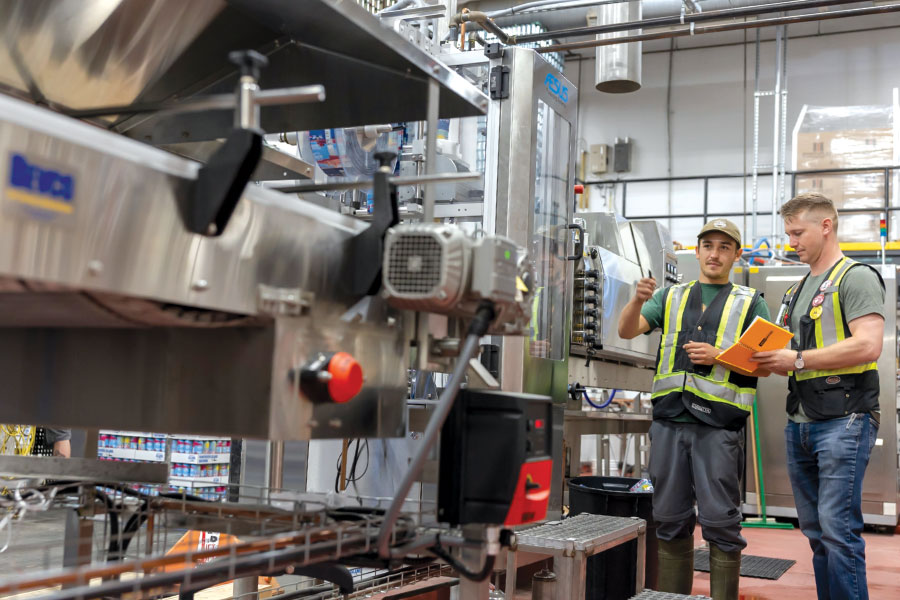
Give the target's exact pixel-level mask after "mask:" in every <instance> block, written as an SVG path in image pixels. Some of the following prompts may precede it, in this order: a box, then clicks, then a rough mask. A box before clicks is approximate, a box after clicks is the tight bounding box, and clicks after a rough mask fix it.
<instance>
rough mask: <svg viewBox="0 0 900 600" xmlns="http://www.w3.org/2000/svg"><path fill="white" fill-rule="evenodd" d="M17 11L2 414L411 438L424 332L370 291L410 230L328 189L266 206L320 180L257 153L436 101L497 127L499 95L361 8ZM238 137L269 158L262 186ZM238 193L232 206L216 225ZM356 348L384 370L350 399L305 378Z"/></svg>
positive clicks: (11, 49) (6, 113)
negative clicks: (280, 137)
mask: <svg viewBox="0 0 900 600" xmlns="http://www.w3.org/2000/svg"><path fill="white" fill-rule="evenodd" d="M0 16H2V19H0V21H2V23H3V25H2V31H3V38H4V41H5V42H6V43H4V44H3V48H2V49H0V84H2V86H3V89H4V91H6V92H7V94H4V95H2V96H0V148H2V159H0V175H2V180H3V182H4V184H3V186H4V187H3V189H2V202H3V206H2V211H0V232H2V239H3V240H4V242H3V247H2V248H0V275H2V285H0V290H2V291H0V313H2V317H0V327H2V335H0V350H2V353H3V355H4V356H5V357H6V358H5V359H4V360H3V361H0V376H2V377H4V379H5V380H6V382H7V385H6V394H5V396H4V398H5V399H4V403H3V415H2V419H3V420H4V421H6V422H24V423H43V424H48V425H49V424H58V425H65V426H75V427H86V428H95V427H110V428H116V429H141V430H147V429H150V430H153V431H168V432H191V433H210V434H211V433H218V434H231V435H236V436H247V437H262V438H269V439H308V438H312V437H347V436H362V435H369V436H389V437H392V436H401V435H403V433H404V430H405V418H406V417H405V414H406V410H405V406H404V402H403V399H404V397H405V395H406V393H405V392H406V385H407V374H406V365H407V348H408V343H407V341H408V340H409V339H410V338H411V337H412V336H411V335H410V334H408V333H407V330H408V329H409V327H410V323H411V321H410V318H409V313H401V312H399V311H397V310H395V309H391V308H390V307H388V306H387V305H385V304H384V302H383V301H382V300H381V299H380V298H379V297H378V296H377V295H371V293H370V289H369V288H372V286H373V285H374V284H375V282H376V279H377V277H378V273H379V268H380V264H381V260H380V259H381V257H380V242H379V240H378V237H379V234H383V232H384V230H385V229H386V226H388V225H390V224H391V221H390V215H388V222H387V223H385V222H382V223H381V224H380V225H379V224H377V223H375V224H373V225H372V226H368V225H367V224H366V223H364V222H361V221H359V220H355V219H351V218H348V217H345V216H342V215H340V214H337V213H335V212H333V211H329V210H326V209H324V208H320V206H319V204H321V203H320V202H319V198H318V194H316V193H314V192H312V191H310V192H303V193H301V194H299V195H297V194H285V193H281V192H277V191H273V190H270V189H264V188H262V187H259V186H257V185H253V184H251V185H248V186H246V189H243V188H244V183H246V182H247V181H253V180H259V179H263V178H273V177H277V178H278V179H289V178H293V179H299V178H309V177H311V172H312V167H313V166H314V165H309V164H306V163H304V162H303V161H302V160H301V159H299V157H297V156H291V155H288V154H284V153H280V152H278V151H276V150H275V149H274V148H273V147H270V146H269V145H267V144H265V143H263V144H262V145H261V148H260V149H259V150H257V149H256V148H255V147H253V146H254V142H255V141H256V140H255V138H254V136H257V137H258V136H259V134H258V133H256V132H258V130H259V128H261V129H262V130H265V131H270V132H276V133H277V132H290V131H296V130H298V129H304V128H310V127H321V126H336V125H364V124H367V123H385V122H388V123H390V122H392V121H397V120H400V119H424V118H425V117H426V110H425V109H426V106H427V105H429V102H430V103H431V105H432V106H433V107H435V108H436V107H438V106H439V107H440V110H441V111H442V113H443V114H445V115H446V116H468V115H477V114H480V113H483V112H484V110H485V109H486V108H487V103H488V99H487V97H486V96H485V95H484V94H483V93H482V92H480V91H479V90H478V89H476V88H475V87H474V86H472V85H471V84H469V83H468V82H466V81H465V80H464V79H463V78H462V77H460V76H459V75H457V74H456V73H455V72H453V71H452V70H450V69H448V68H446V67H444V66H442V65H441V64H439V63H438V62H436V61H435V60H434V59H433V58H432V57H430V56H428V55H427V54H425V53H424V52H422V51H421V50H419V49H418V48H416V47H415V46H413V45H412V44H411V43H409V42H408V41H406V40H404V39H403V38H402V37H400V36H399V35H398V34H397V33H395V32H394V31H392V30H388V29H385V28H384V27H382V26H381V25H380V24H379V23H378V21H377V19H375V18H373V17H372V15H370V14H368V13H367V12H366V11H365V10H364V9H362V8H361V7H359V6H358V5H356V4H354V3H347V2H341V1H339V0H323V1H315V2H306V3H302V6H301V4H291V5H284V4H283V3H279V2H269V1H263V2H243V1H240V0H236V1H228V2H226V1H219V0H212V1H208V2H199V3H189V4H185V3H182V2H179V1H177V0H156V1H154V2H131V1H127V0H124V1H122V2H85V3H81V4H80V5H79V7H78V9H77V10H74V11H73V10H72V5H70V4H68V3H66V2H40V3H33V2H5V3H3V5H2V7H0ZM137 23H140V27H137V25H136V24H137ZM236 31H240V32H241V34H240V35H235V34H234V32H236ZM244 50H256V51H258V54H256V55H251V54H248V53H246V52H244V53H242V54H239V55H237V56H236V55H235V54H234V53H235V52H236V51H244ZM230 60H231V61H237V64H232V63H231V62H229V61H230ZM401 83H402V85H401ZM236 89H237V93H235V90H236ZM372 89H379V90H381V91H380V93H379V94H375V95H372V94H368V93H367V92H368V91H370V90H372ZM301 92H302V93H304V94H305V95H302V94H301ZM363 95H367V96H369V98H368V100H367V101H366V102H361V103H355V104H353V106H352V107H351V106H350V105H349V104H348V103H346V102H344V101H342V100H341V99H342V98H353V97H362V96H363ZM325 98H328V99H330V100H331V101H324V102H323V101H322V100H323V99H325ZM29 101H30V102H38V103H42V104H45V105H47V106H49V107H50V109H52V110H50V109H48V108H43V107H37V106H34V105H32V104H31V103H30V102H29ZM242 103H244V104H246V106H243V105H242ZM236 114H237V116H236ZM435 116H436V115H435ZM78 119H81V120H78ZM85 120H87V121H89V122H84V121H85ZM233 135H234V136H235V137H238V138H241V139H237V140H235V141H237V142H240V143H244V141H246V142H247V143H246V146H247V148H246V149H248V150H250V151H256V152H260V153H261V155H260V156H259V160H258V161H255V160H251V159H249V158H248V159H247V160H246V164H248V165H249V164H250V163H252V168H250V169H249V170H247V167H246V166H245V165H244V163H243V162H242V161H243V160H244V157H245V156H248V157H249V154H246V155H245V154H244V153H243V150H244V149H245V148H243V147H236V146H239V145H240V144H237V145H236V144H232V140H231V137H232V136H233ZM129 138H131V139H129ZM223 138H226V141H225V143H223V142H222V139H223ZM153 146H159V147H165V148H166V150H168V151H164V150H161V149H159V148H154V147H153ZM235 150H237V152H235ZM176 153H177V154H181V155H183V156H190V157H194V156H196V157H202V158H203V160H204V161H205V162H206V161H208V162H207V165H206V166H204V165H201V164H199V163H197V162H194V161H193V160H189V159H186V158H181V157H179V156H176V155H175V154H176ZM229 153H230V154H229ZM217 160H218V161H219V162H216V161H217ZM229 161H230V162H229ZM217 169H218V170H217ZM242 170H243V171H246V172H245V173H243V179H242V180H241V179H239V178H238V177H236V176H235V175H234V173H240V172H242ZM250 171H252V172H253V173H254V174H253V175H251V174H250ZM232 177H234V178H235V179H234V181H233V182H231V183H229V182H230V181H231V178H232ZM223 182H224V183H223ZM229 186H230V187H229ZM219 188H224V189H221V190H220V189H219ZM242 189H243V191H242ZM220 191H221V193H222V194H223V195H225V196H228V197H229V198H230V199H231V202H232V206H230V207H225V206H224V204H223V206H222V208H220V209H219V210H218V212H216V210H215V209H216V207H215V206H213V211H212V213H211V216H212V220H211V221H209V224H208V225H202V227H201V228H200V229H198V228H197V227H196V223H195V222H194V221H196V220H197V218H198V216H197V215H198V214H199V215H200V217H203V211H204V210H207V208H208V207H207V204H208V203H209V200H210V198H213V197H215V196H216V195H217V194H218V193H219V192H220ZM207 217H209V215H207ZM379 228H380V229H379ZM373 243H374V246H373V245H372V244H373ZM373 249H374V250H375V251H376V253H378V254H377V255H375V253H373V252H372V250H373ZM335 352H346V353H348V354H349V355H351V356H352V357H353V359H354V360H355V361H356V362H358V364H359V365H360V367H361V370H362V374H363V375H362V376H363V378H364V384H363V385H362V389H361V390H360V392H359V393H358V394H357V395H356V397H355V398H354V399H353V400H352V402H349V403H340V402H333V401H332V400H333V398H330V397H328V395H327V394H326V395H325V396H324V397H312V396H311V395H310V393H309V391H308V390H307V389H304V386H303V385H301V381H300V377H299V375H297V373H299V372H300V371H302V370H303V369H304V368H307V367H309V366H310V365H314V364H319V363H316V360H317V359H318V357H320V356H321V355H331V354H333V353H335ZM234 365H240V368H234ZM323 368H324V367H323ZM326 375H327V373H326V372H325V371H323V375H322V377H325V376H326Z"/></svg>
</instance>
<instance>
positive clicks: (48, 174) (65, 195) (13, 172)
mask: <svg viewBox="0 0 900 600" xmlns="http://www.w3.org/2000/svg"><path fill="white" fill-rule="evenodd" d="M6 184H7V185H6V189H5V195H6V198H7V199H8V200H11V201H12V202H15V203H17V204H19V205H21V206H22V207H23V208H25V209H27V211H28V213H29V214H31V215H33V216H37V217H42V218H47V217H55V216H58V215H71V214H72V213H73V212H74V211H75V174H74V173H67V172H64V171H60V170H58V169H55V168H52V167H49V166H47V165H45V164H38V163H37V162H36V161H34V160H29V159H28V158H26V157H25V156H24V155H22V154H19V153H16V152H13V153H11V154H10V156H9V178H8V180H7V182H6Z"/></svg>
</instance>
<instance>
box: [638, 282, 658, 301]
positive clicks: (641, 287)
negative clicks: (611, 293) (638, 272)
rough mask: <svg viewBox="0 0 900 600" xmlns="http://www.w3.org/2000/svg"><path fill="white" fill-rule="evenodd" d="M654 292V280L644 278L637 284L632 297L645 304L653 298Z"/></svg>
mask: <svg viewBox="0 0 900 600" xmlns="http://www.w3.org/2000/svg"><path fill="white" fill-rule="evenodd" d="M655 291H656V280H655V279H653V278H652V277H644V278H643V279H641V280H640V281H638V282H637V289H636V290H635V291H634V297H635V298H637V299H638V300H640V301H641V302H646V301H647V300H649V299H650V297H651V296H653V292H655Z"/></svg>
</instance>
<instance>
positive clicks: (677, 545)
mask: <svg viewBox="0 0 900 600" xmlns="http://www.w3.org/2000/svg"><path fill="white" fill-rule="evenodd" d="M693 585H694V538H693V537H686V538H676V539H674V540H672V541H669V542H666V541H663V540H659V578H658V579H657V584H656V589H657V590H658V591H660V592H670V593H672V594H683V595H685V596H687V595H690V593H691V587H693Z"/></svg>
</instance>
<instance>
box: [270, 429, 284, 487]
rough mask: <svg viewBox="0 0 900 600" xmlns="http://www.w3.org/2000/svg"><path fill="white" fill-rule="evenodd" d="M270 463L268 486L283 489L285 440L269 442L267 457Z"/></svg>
mask: <svg viewBox="0 0 900 600" xmlns="http://www.w3.org/2000/svg"><path fill="white" fill-rule="evenodd" d="M266 458H267V460H266V462H267V463H268V475H269V480H268V488H269V489H270V490H272V489H281V488H282V487H284V442H282V441H271V442H269V452H268V456H267V457H266Z"/></svg>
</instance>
